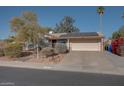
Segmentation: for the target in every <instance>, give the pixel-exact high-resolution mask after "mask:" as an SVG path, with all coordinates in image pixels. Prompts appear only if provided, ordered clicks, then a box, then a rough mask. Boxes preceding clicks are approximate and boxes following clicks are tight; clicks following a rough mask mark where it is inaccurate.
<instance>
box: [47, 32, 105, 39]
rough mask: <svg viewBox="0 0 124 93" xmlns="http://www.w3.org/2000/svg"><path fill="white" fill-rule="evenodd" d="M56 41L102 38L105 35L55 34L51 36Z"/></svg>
mask: <svg viewBox="0 0 124 93" xmlns="http://www.w3.org/2000/svg"><path fill="white" fill-rule="evenodd" d="M49 36H50V37H51V38H54V39H65V38H90V37H92V38H93V37H95V38H101V37H103V34H102V33H100V32H78V33H53V34H50V35H49Z"/></svg>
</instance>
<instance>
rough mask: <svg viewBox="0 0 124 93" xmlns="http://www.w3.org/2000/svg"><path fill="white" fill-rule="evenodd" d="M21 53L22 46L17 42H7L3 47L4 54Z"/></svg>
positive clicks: (12, 55) (15, 54)
mask: <svg viewBox="0 0 124 93" xmlns="http://www.w3.org/2000/svg"><path fill="white" fill-rule="evenodd" d="M21 53H22V46H21V45H20V44H18V43H14V44H8V46H7V47H6V48H5V56H10V57H20V56H21Z"/></svg>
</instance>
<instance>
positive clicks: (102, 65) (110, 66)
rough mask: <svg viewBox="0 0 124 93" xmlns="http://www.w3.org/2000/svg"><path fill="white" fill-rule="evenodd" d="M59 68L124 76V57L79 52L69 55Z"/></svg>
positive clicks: (103, 53) (104, 53)
mask: <svg viewBox="0 0 124 93" xmlns="http://www.w3.org/2000/svg"><path fill="white" fill-rule="evenodd" d="M58 66H59V67H64V68H62V69H66V68H67V69H70V70H73V71H86V72H94V73H96V72H98V73H108V74H121V75H122V74H123V75H124V57H120V56H117V55H114V54H112V53H109V52H106V51H105V52H88V51H87V52H81V51H80V52H79V51H73V52H70V53H69V54H67V55H66V56H65V57H64V59H63V60H62V62H61V64H58Z"/></svg>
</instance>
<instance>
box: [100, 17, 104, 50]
mask: <svg viewBox="0 0 124 93" xmlns="http://www.w3.org/2000/svg"><path fill="white" fill-rule="evenodd" d="M100 32H101V33H103V20H102V15H100ZM103 46H104V39H103V38H102V39H101V51H103Z"/></svg>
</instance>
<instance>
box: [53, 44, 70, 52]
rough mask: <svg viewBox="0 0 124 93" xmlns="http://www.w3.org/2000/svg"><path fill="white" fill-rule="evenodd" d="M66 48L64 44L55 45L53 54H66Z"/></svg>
mask: <svg viewBox="0 0 124 93" xmlns="http://www.w3.org/2000/svg"><path fill="white" fill-rule="evenodd" d="M67 50H68V49H67V46H66V44H64V43H57V44H56V45H55V52H56V53H66V52H67Z"/></svg>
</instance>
